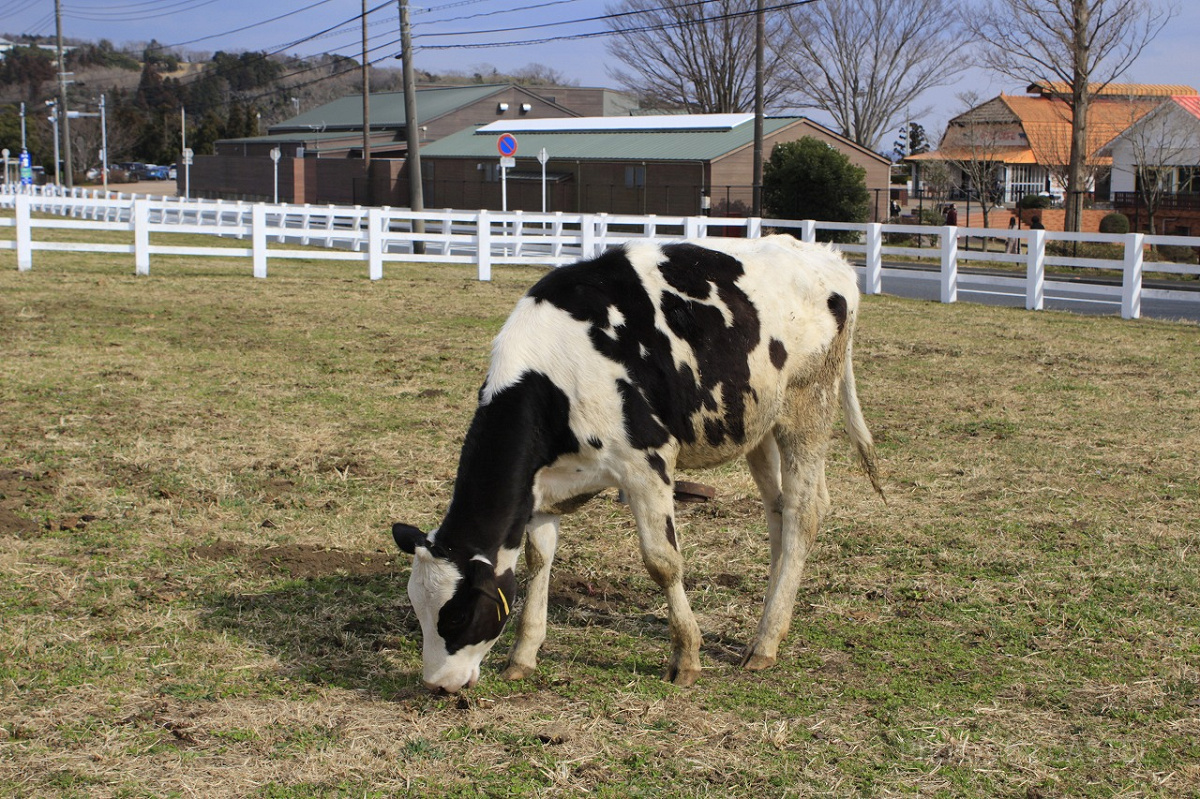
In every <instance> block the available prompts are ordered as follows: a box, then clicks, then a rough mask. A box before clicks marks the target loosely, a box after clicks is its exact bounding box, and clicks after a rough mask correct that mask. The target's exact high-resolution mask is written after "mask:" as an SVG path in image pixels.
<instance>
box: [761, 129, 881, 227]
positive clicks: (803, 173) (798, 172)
mask: <svg viewBox="0 0 1200 799" xmlns="http://www.w3.org/2000/svg"><path fill="white" fill-rule="evenodd" d="M866 178H867V172H866V170H865V169H863V168H862V167H859V166H855V165H854V164H853V163H851V162H850V159H849V158H847V157H846V156H845V155H843V154H842V153H840V152H838V151H837V150H835V149H833V148H832V147H830V146H829V145H828V144H826V143H825V142H823V141H820V140H818V139H814V138H812V137H809V136H805V137H804V138H802V139H800V140H799V141H793V142H784V143H782V144H777V145H775V148H774V149H773V150H772V151H771V158H770V159H769V160H768V161H767V162H766V164H764V165H763V206H764V207H765V208H766V209H767V213H769V214H770V215H771V216H775V217H778V218H780V219H815V220H817V221H822V222H865V221H867V219H868V217H869V215H870V212H871V194H870V192H868V191H867V179H866ZM817 238H818V240H820V241H856V240H857V239H858V234H857V233H855V232H851V231H846V232H842V231H827V230H826V231H818V232H817Z"/></svg>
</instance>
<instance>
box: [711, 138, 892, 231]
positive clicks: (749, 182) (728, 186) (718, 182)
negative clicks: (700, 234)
mask: <svg viewBox="0 0 1200 799" xmlns="http://www.w3.org/2000/svg"><path fill="white" fill-rule="evenodd" d="M805 136H809V137H812V138H814V139H818V140H819V141H823V142H825V143H826V144H829V145H830V146H832V147H834V148H835V149H837V150H838V151H840V152H842V153H843V154H845V155H846V156H847V157H848V158H849V159H850V163H852V164H854V165H855V166H859V167H862V168H863V169H864V170H866V173H867V174H866V183H867V191H869V192H870V193H871V221H872V222H878V221H881V220H882V219H885V218H887V215H888V192H889V190H890V186H891V177H892V171H891V165H890V164H888V163H886V162H882V161H880V160H879V159H878V158H875V157H873V156H872V155H870V154H868V153H865V152H862V151H859V150H857V149H855V148H853V147H848V146H847V145H846V142H845V141H844V140H842V139H840V138H838V137H836V136H830V135H829V134H828V133H826V132H825V131H823V130H822V129H820V128H818V127H815V126H812V125H809V124H808V123H807V121H805V120H801V121H799V122H797V123H796V124H794V125H789V126H787V127H786V128H783V129H781V130H778V131H776V132H775V133H774V134H772V135H769V136H765V137H764V138H763V157H764V158H770V157H771V150H772V149H773V148H774V147H775V145H776V144H779V143H782V142H791V141H798V140H800V139H802V138H804V137H805ZM753 159H754V147H753V145H748V146H746V147H744V148H742V149H740V150H735V151H734V152H732V153H729V154H728V155H726V156H724V157H722V158H720V159H718V160H716V161H713V164H712V181H711V186H712V212H713V215H715V216H747V215H748V214H749V213H750V209H751V207H752V204H753V196H752V187H753V175H754V166H753Z"/></svg>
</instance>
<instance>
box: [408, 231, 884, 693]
mask: <svg viewBox="0 0 1200 799" xmlns="http://www.w3.org/2000/svg"><path fill="white" fill-rule="evenodd" d="M857 315H858V285H857V278H856V275H855V271H854V269H853V267H852V266H851V265H850V264H848V263H847V262H846V260H845V259H844V258H843V257H842V256H841V255H840V254H839V253H837V252H836V251H835V250H833V249H831V248H829V247H827V246H825V245H815V244H806V243H803V242H800V241H797V240H796V239H795V238H793V237H791V236H786V235H775V236H768V237H764V238H761V239H750V240H739V239H699V240H694V241H682V242H677V243H670V244H658V243H652V242H636V243H631V244H628V245H626V246H624V247H621V248H615V249H610V250H608V251H606V252H604V253H603V254H601V255H599V256H598V257H596V258H593V259H591V260H585V261H580V262H577V263H574V264H571V265H568V266H563V267H560V268H558V269H556V270H554V271H552V272H550V273H548V274H546V275H545V276H544V277H542V278H541V279H540V280H539V281H537V283H536V284H535V285H534V286H533V287H532V288H530V289H529V291H528V292H527V293H526V294H525V296H524V297H522V298H521V300H519V301H518V303H517V305H516V308H515V309H514V310H513V312H512V314H511V315H510V316H509V318H508V320H507V321H506V322H505V324H504V326H503V328H502V329H501V331H500V333H499V334H498V335H497V336H496V339H495V341H494V342H493V346H492V357H491V364H490V367H489V369H488V373H487V377H486V378H485V381H484V384H483V387H482V388H481V389H480V392H479V404H478V407H477V409H476V412H475V416H474V419H473V420H472V422H471V425H470V427H469V429H468V431H467V434H466V438H465V440H464V443H463V447H462V454H461V457H460V460H459V465H458V474H457V477H456V480H455V484H454V492H453V496H452V499H451V501H450V505H449V507H448V509H447V511H446V514H445V517H444V519H443V521H442V524H441V525H440V526H439V527H438V528H437V529H436V530H435V531H433V532H430V533H429V534H428V535H426V534H425V533H423V532H422V531H421V530H419V529H417V528H415V527H412V526H409V525H406V524H400V523H397V524H395V525H394V526H393V529H392V535H393V537H394V539H395V541H396V544H397V545H398V546H399V548H400V549H401V550H403V551H404V552H406V553H408V554H410V555H412V556H413V562H412V572H411V575H410V579H409V583H408V595H409V598H410V600H411V601H412V604H413V608H414V611H415V613H416V615H417V618H418V620H419V622H420V625H421V633H422V639H423V652H422V660H423V681H424V683H425V685H426V686H427V687H428V688H430V689H431V690H434V691H445V692H448V693H455V692H457V691H460V690H461V689H463V688H464V687H467V688H469V687H472V686H474V685H475V684H476V682H477V681H478V680H479V673H480V664H481V662H482V660H483V658H484V656H485V655H486V654H487V653H488V651H489V650H490V649H491V647H492V646H493V645H494V644H495V642H496V640H497V639H498V638H499V637H500V634H501V631H502V630H503V629H504V626H505V623H506V622H507V621H508V618H509V616H510V615H512V613H513V609H514V602H515V601H516V594H517V581H516V576H515V569H516V566H517V560H518V554H519V553H520V551H521V548H522V542H523V541H524V549H525V562H526V567H527V572H528V575H527V581H528V596H527V598H526V600H525V606H524V610H523V611H522V613H521V615H520V621H519V622H518V626H517V631H516V640H515V642H514V644H513V646H512V649H511V651H510V653H509V658H508V665H507V668H506V669H505V671H504V672H503V675H502V676H503V677H504V678H507V679H522V678H525V677H527V676H529V675H530V674H531V673H532V672H533V671H534V669H535V667H536V665H537V652H538V649H539V648H540V647H541V645H542V642H543V641H544V640H545V637H546V607H547V599H548V593H549V584H550V567H551V563H552V561H553V559H554V552H555V548H556V546H557V543H558V536H559V517H560V515H562V514H564V513H569V512H571V511H572V510H575V509H577V508H578V507H580V506H581V505H582V504H583V503H584V502H586V501H587V500H588V499H590V498H591V497H593V496H595V494H597V493H598V492H600V491H602V490H604V489H606V488H609V487H614V486H615V487H618V488H620V489H621V490H622V491H623V492H624V495H625V497H626V498H627V500H628V503H629V506H630V508H631V510H632V512H633V516H634V519H635V522H636V526H637V533H638V541H639V544H640V548H641V555H642V560H643V563H644V564H645V567H646V569H647V571H648V572H649V574H650V576H651V578H652V579H653V580H654V582H655V583H657V584H658V586H659V587H660V588H661V589H662V591H663V592H664V593H665V595H666V600H667V608H668V616H669V619H668V622H669V628H670V637H671V656H670V661H669V664H668V666H667V669H666V675H665V679H667V680H668V681H671V682H674V683H676V684H677V685H680V686H690V685H692V684H693V683H694V682H695V681H696V679H697V678H698V677H699V675H700V653H699V650H700V643H701V635H700V628H699V626H698V625H697V623H696V620H695V617H694V616H693V614H692V610H691V608H690V606H689V604H688V598H687V595H686V593H685V592H684V588H683V558H682V555H681V553H680V546H679V536H678V533H677V529H676V526H675V511H674V496H673V484H674V477H675V473H676V471H677V470H680V469H695V468H702V467H709V466H714V465H717V464H721V463H724V462H726V461H729V460H731V459H732V458H735V457H737V456H745V458H746V460H747V462H748V464H749V467H750V471H751V473H752V475H753V477H754V480H755V483H756V485H757V487H758V489H759V492H760V493H761V495H762V501H763V505H764V508H765V511H766V517H767V529H768V532H769V538H770V549H771V565H770V578H769V581H768V585H767V590H766V600H765V606H764V609H763V614H762V619H761V621H760V623H759V625H758V632H757V634H756V636H755V638H754V639H753V642H752V643H751V644H750V645H749V647H748V648H747V650H746V653H745V658H744V660H743V663H742V665H743V666H744V667H745V668H747V669H752V670H759V669H765V668H767V667H769V666H771V665H772V664H774V662H775V660H776V656H777V651H778V648H779V644H780V641H781V640H782V639H783V637H784V635H786V633H787V630H788V627H789V626H790V624H791V617H792V609H793V606H794V604H795V599H796V592H797V589H798V586H799V582H800V577H801V572H802V571H803V568H804V563H805V560H806V558H807V556H808V554H809V551H810V549H811V548H812V546H813V543H814V540H815V537H816V534H817V527H818V525H819V524H820V522H821V519H822V517H823V516H824V514H825V513H826V512H827V510H828V508H829V494H828V491H827V490H826V485H825V453H826V449H827V446H828V443H829V440H830V437H831V433H832V428H833V424H834V422H835V421H836V417H837V415H838V413H837V411H838V407H839V398H840V409H841V412H842V416H843V417H844V420H845V425H846V428H847V431H848V433H849V437H850V439H851V441H852V443H853V445H854V447H855V449H856V451H857V455H858V458H859V461H860V462H861V464H862V466H863V468H864V469H865V471H866V473H867V475H868V477H869V478H870V480H871V483H872V485H873V486H874V487H875V490H876V491H878V492H879V493H880V495H881V496H882V495H883V491H882V489H881V487H880V481H879V476H878V472H877V469H876V465H875V454H874V444H873V441H872V437H871V433H870V431H869V430H868V429H867V425H866V423H865V421H864V420H863V415H862V410H861V408H860V406H859V401H858V395H857V391H856V389H855V380H854V370H853V365H852V363H851V342H852V338H853V332H854V326H855V321H856V318H857Z"/></svg>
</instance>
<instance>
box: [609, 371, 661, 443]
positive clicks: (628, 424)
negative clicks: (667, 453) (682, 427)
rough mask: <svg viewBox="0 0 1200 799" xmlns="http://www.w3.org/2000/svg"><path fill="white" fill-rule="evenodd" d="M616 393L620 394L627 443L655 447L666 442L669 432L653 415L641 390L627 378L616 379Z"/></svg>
mask: <svg viewBox="0 0 1200 799" xmlns="http://www.w3.org/2000/svg"><path fill="white" fill-rule="evenodd" d="M617 393H619V394H620V395H621V408H622V413H623V415H624V416H625V435H626V436H627V437H628V438H629V443H630V444H632V445H633V446H635V447H637V448H638V449H655V448H657V447H661V446H662V445H663V444H666V443H667V441H668V440H669V439H670V434H669V433H668V432H667V429H666V428H665V427H663V425H662V423H661V422H660V421H659V420H658V419H656V418H655V417H654V411H653V409H652V408H651V407H650V403H649V402H647V401H646V398H645V397H644V396H642V392H640V391H638V389H637V387H636V386H634V385H633V384H632V383H630V382H629V381H628V380H618V381H617Z"/></svg>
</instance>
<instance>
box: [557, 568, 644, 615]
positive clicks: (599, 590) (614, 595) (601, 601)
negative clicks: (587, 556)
mask: <svg viewBox="0 0 1200 799" xmlns="http://www.w3.org/2000/svg"><path fill="white" fill-rule="evenodd" d="M626 602H627V598H626V597H625V595H624V594H622V593H621V592H620V590H618V589H617V587H616V586H615V585H613V584H612V583H610V582H609V581H607V580H605V579H603V578H590V579H584V578H582V577H580V576H579V575H575V574H570V573H565V574H563V573H554V572H552V573H551V577H550V602H549V603H550V604H551V605H565V606H582V607H585V608H589V609H591V610H596V611H601V612H604V613H615V612H617V610H618V609H619V608H620V607H621V606H623V605H624V604H626Z"/></svg>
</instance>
